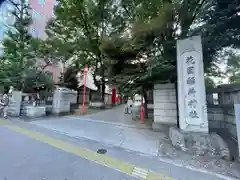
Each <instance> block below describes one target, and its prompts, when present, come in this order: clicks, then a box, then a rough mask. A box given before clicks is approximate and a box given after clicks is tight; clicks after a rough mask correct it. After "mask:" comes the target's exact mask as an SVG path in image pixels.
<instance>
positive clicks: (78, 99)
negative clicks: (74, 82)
mask: <svg viewBox="0 0 240 180" xmlns="http://www.w3.org/2000/svg"><path fill="white" fill-rule="evenodd" d="M79 96H80V88H78V89H77V104H80V102H79V101H80V97H79Z"/></svg>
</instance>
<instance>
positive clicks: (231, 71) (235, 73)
mask: <svg viewBox="0 0 240 180" xmlns="http://www.w3.org/2000/svg"><path fill="white" fill-rule="evenodd" d="M227 53H228V58H227V68H226V69H227V70H226V74H227V76H228V79H229V82H230V83H240V55H239V54H237V53H235V52H233V51H229V52H227Z"/></svg>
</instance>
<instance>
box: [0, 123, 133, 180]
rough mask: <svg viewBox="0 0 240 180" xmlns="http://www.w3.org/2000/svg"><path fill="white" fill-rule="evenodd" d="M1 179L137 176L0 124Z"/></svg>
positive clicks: (128, 179)
mask: <svg viewBox="0 0 240 180" xmlns="http://www.w3.org/2000/svg"><path fill="white" fill-rule="evenodd" d="M0 137H1V139H0V143H1V148H0V159H1V163H0V179H2V180H4V179H6V180H43V179H46V180H113V179H116V180H132V179H137V178H134V177H131V176H129V175H126V174H124V173H121V172H119V171H116V170H113V169H110V168H107V167H105V166H102V165H99V164H97V163H94V162H92V161H89V160H86V159H84V158H81V157H79V156H76V155H73V154H71V153H67V152H64V151H62V150H60V149H57V148H54V147H51V146H49V145H47V144H44V143H42V142H39V141H36V140H34V139H31V138H29V137H27V136H25V135H22V134H19V133H16V132H14V131H11V130H9V129H7V128H4V127H0Z"/></svg>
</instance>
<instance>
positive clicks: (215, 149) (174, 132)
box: [169, 127, 233, 160]
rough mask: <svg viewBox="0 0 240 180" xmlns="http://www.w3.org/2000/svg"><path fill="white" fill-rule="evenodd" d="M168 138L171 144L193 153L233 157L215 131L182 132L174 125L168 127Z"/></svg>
mask: <svg viewBox="0 0 240 180" xmlns="http://www.w3.org/2000/svg"><path fill="white" fill-rule="evenodd" d="M169 138H170V140H171V143H172V145H173V146H175V147H176V148H178V149H181V150H182V151H185V152H188V153H191V154H193V155H199V156H203V155H210V156H212V157H221V158H222V159H225V160H232V159H233V157H232V155H231V153H230V150H229V148H228V146H227V143H226V142H225V141H224V140H223V139H222V138H221V137H220V136H219V135H218V134H216V133H210V134H208V133H206V134H205V133H195V132H183V131H181V130H180V129H178V128H176V127H170V129H169Z"/></svg>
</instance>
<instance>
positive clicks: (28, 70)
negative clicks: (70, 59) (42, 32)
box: [0, 0, 53, 91]
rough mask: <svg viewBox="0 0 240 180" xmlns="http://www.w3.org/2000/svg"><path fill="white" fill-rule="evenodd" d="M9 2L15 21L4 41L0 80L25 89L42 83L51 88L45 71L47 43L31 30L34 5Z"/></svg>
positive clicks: (30, 88) (22, 0) (31, 88)
mask: <svg viewBox="0 0 240 180" xmlns="http://www.w3.org/2000/svg"><path fill="white" fill-rule="evenodd" d="M9 2H10V3H11V4H12V6H13V9H14V10H13V11H12V12H11V13H12V15H13V16H14V17H15V21H14V23H13V25H12V26H11V28H10V29H9V31H8V32H7V33H6V38H5V39H4V40H3V50H4V53H3V57H1V67H0V83H1V84H3V85H8V86H9V85H11V86H14V87H15V88H16V89H18V90H23V91H33V88H34V87H35V86H38V85H39V84H40V85H42V84H44V86H47V87H49V88H51V87H52V84H53V82H52V81H51V80H50V79H49V78H48V77H47V76H46V75H45V73H43V72H42V71H43V70H44V68H45V67H46V66H47V65H49V60H48V59H49V58H45V57H46V56H45V54H46V53H45V52H44V51H45V50H46V48H44V47H45V42H44V41H42V40H40V39H36V38H33V37H32V36H31V34H30V32H29V29H30V26H31V23H32V19H31V14H30V11H31V8H30V6H29V4H28V3H27V1H26V0H20V1H13V0H10V1H9ZM47 49H48V51H49V50H50V51H51V49H49V48H47ZM52 49H53V48H52ZM43 57H44V58H43ZM39 58H43V59H44V61H45V63H40V64H39V63H38V61H37V60H38V59H39Z"/></svg>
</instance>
